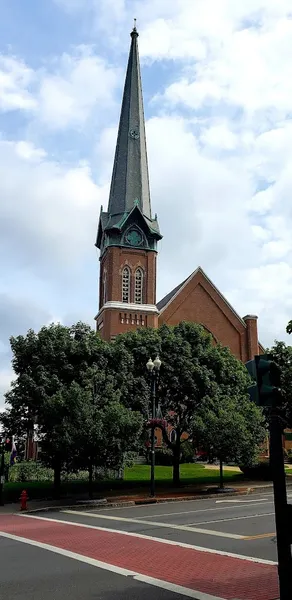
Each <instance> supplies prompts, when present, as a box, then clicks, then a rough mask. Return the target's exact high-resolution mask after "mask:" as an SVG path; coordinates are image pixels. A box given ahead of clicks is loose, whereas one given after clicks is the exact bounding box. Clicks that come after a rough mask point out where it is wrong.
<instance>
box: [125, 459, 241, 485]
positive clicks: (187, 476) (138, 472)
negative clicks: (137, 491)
mask: <svg viewBox="0 0 292 600" xmlns="http://www.w3.org/2000/svg"><path fill="white" fill-rule="evenodd" d="M180 476H181V481H182V483H206V482H208V483H209V482H210V483H211V482H213V483H217V482H218V481H219V469H208V467H205V466H204V465H198V464H184V465H181V466H180ZM240 478H242V474H241V473H238V471H229V470H228V471H225V473H224V479H226V481H227V480H228V481H230V480H235V479H240ZM149 479H150V466H149V465H135V466H134V467H130V468H126V469H125V481H149ZM155 479H156V480H157V481H163V482H165V481H169V483H171V480H172V467H160V466H156V467H155Z"/></svg>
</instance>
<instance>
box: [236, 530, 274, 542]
mask: <svg viewBox="0 0 292 600" xmlns="http://www.w3.org/2000/svg"><path fill="white" fill-rule="evenodd" d="M275 535H276V534H275V532H274V533H260V534H259V535H248V536H246V537H245V538H244V539H245V540H262V539H264V538H270V537H274V536H275Z"/></svg>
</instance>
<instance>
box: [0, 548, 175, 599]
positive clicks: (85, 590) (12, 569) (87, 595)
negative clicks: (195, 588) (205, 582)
mask: <svg viewBox="0 0 292 600" xmlns="http://www.w3.org/2000/svg"><path fill="white" fill-rule="evenodd" d="M0 554H1V569H0V598H1V600H4V599H5V600H32V598H33V599H35V600H65V599H67V598H68V599H70V600H81V599H82V600H149V596H150V594H151V595H152V594H153V595H154V596H155V598H157V600H186V598H185V596H181V595H180V594H176V593H173V592H170V591H166V590H163V589H158V588H152V587H151V586H149V585H147V584H146V583H141V582H139V581H136V580H135V579H133V578H132V577H123V576H121V575H117V574H116V573H109V572H108V571H104V570H103V569H98V568H96V567H93V566H91V565H88V564H84V563H81V562H79V561H76V560H72V559H71V558H67V557H65V556H60V555H59V554H54V553H53V552H49V551H47V550H42V549H40V548H35V547H33V546H29V545H27V544H23V543H21V542H15V541H14V540H10V539H5V538H0Z"/></svg>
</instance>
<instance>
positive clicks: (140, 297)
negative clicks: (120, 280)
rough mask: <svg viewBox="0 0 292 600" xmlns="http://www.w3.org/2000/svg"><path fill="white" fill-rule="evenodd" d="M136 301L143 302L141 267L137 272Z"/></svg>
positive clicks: (137, 302)
mask: <svg viewBox="0 0 292 600" xmlns="http://www.w3.org/2000/svg"><path fill="white" fill-rule="evenodd" d="M135 303H136V304H142V303H143V271H142V269H140V267H139V268H138V269H136V272H135Z"/></svg>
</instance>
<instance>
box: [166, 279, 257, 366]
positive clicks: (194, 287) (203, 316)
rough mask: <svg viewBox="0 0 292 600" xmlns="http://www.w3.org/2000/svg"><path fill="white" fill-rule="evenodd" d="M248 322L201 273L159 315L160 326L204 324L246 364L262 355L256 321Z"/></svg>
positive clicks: (249, 318)
mask: <svg viewBox="0 0 292 600" xmlns="http://www.w3.org/2000/svg"><path fill="white" fill-rule="evenodd" d="M245 319H246V322H244V320H243V319H240V318H239V317H238V316H237V315H236V313H234V312H233V311H232V310H231V308H230V307H229V305H228V304H227V303H226V302H225V301H224V299H223V298H222V297H221V295H220V294H219V293H218V292H217V291H216V289H215V288H214V287H213V286H212V285H211V284H210V283H209V282H208V280H207V279H206V278H205V277H204V275H203V274H202V273H201V272H198V273H197V274H195V276H194V278H192V279H190V280H189V281H188V282H187V284H186V285H185V286H184V287H183V288H182V289H181V290H180V292H179V293H178V294H177V295H176V297H174V298H173V299H172V301H171V302H170V303H169V305H168V306H166V307H165V309H164V310H163V311H162V312H161V314H160V315H159V325H162V324H163V323H167V324H168V325H177V324H178V323H180V322H181V321H191V322H195V323H200V324H202V325H203V326H204V327H206V329H207V330H208V331H210V332H211V333H212V335H213V338H214V340H215V341H216V342H218V341H219V342H220V343H221V344H223V345H224V346H228V347H229V348H230V350H231V352H232V353H233V354H234V355H235V356H236V357H237V358H239V359H240V360H242V361H243V362H246V361H247V360H250V359H251V358H253V356H254V354H257V353H258V341H257V321H256V317H254V316H250V315H248V316H247V317H245Z"/></svg>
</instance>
